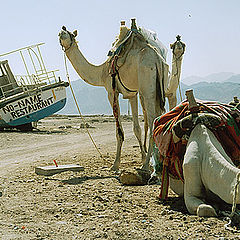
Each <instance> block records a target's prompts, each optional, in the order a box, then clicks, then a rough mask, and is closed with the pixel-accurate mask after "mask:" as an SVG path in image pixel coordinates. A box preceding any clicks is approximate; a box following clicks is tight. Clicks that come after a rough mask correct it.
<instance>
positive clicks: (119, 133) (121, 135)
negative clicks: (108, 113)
mask: <svg viewBox="0 0 240 240" xmlns="http://www.w3.org/2000/svg"><path fill="white" fill-rule="evenodd" d="M108 100H109V102H110V104H111V106H112V108H113V101H114V94H113V92H108ZM116 105H117V114H118V124H119V126H118V127H116V138H117V153H116V157H115V161H114V163H113V166H112V167H111V170H113V171H118V170H119V165H120V158H121V150H122V144H123V141H124V132H123V127H122V124H121V119H120V107H119V102H118V94H117V93H116Z"/></svg>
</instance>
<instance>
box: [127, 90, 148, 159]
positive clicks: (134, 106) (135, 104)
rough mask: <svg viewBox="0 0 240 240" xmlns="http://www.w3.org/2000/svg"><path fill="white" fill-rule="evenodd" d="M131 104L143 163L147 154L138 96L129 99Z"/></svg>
mask: <svg viewBox="0 0 240 240" xmlns="http://www.w3.org/2000/svg"><path fill="white" fill-rule="evenodd" d="M129 102H130V104H131V109H132V118H133V131H134V134H135V136H136V138H137V140H138V142H139V146H140V150H141V154H142V162H145V159H146V153H145V149H144V147H143V144H142V133H141V127H140V125H139V120H138V100H137V95H135V96H134V97H133V98H130V99H129Z"/></svg>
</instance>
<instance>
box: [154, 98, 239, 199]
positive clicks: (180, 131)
mask: <svg viewBox="0 0 240 240" xmlns="http://www.w3.org/2000/svg"><path fill="white" fill-rule="evenodd" d="M197 103H198V108H197V109H195V110H194V112H190V111H189V109H188V102H187V101H184V102H182V103H181V104H180V105H178V106H176V107H175V108H174V109H173V110H171V111H170V112H168V113H166V114H164V115H162V116H160V117H158V118H156V119H155V121H154V129H153V138H154V142H155V144H156V146H157V148H158V151H159V153H160V159H159V161H160V163H161V164H160V165H161V169H162V186H161V193H160V198H161V199H166V198H167V195H168V185H169V176H171V177H173V178H177V179H180V180H182V181H184V179H183V170H182V164H183V158H184V154H185V151H186V145H187V140H188V137H189V136H190V134H191V130H192V129H193V128H194V127H195V126H196V124H198V123H202V124H205V125H206V127H208V128H209V129H210V130H211V131H212V132H213V133H214V135H215V136H216V137H217V139H218V140H219V142H220V143H221V145H222V146H223V148H224V150H225V152H226V153H227V154H228V155H229V157H230V158H231V160H232V161H233V162H234V164H235V165H239V164H240V111H239V110H238V109H237V107H234V106H231V105H227V104H221V103H218V102H206V101H200V100H197Z"/></svg>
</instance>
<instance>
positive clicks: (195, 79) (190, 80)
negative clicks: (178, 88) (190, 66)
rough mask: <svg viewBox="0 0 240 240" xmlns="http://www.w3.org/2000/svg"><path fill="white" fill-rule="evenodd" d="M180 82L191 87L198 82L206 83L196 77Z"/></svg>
mask: <svg viewBox="0 0 240 240" xmlns="http://www.w3.org/2000/svg"><path fill="white" fill-rule="evenodd" d="M182 82H183V83H184V84H186V85H189V86H190V85H192V84H195V83H198V82H206V80H205V79H204V78H202V77H198V76H190V77H186V78H184V79H183V80H182Z"/></svg>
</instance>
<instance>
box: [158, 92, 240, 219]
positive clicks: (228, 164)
mask: <svg viewBox="0 0 240 240" xmlns="http://www.w3.org/2000/svg"><path fill="white" fill-rule="evenodd" d="M186 95H187V99H188V101H189V109H194V108H195V109H196V108H198V105H197V102H196V101H195V99H194V96H193V94H192V90H188V91H187V92H186ZM234 111H235V112H234V115H235V116H236V121H238V122H239V119H240V112H239V111H238V110H237V109H235V110H234ZM216 112H217V111H216ZM194 116H195V117H197V116H200V115H196V114H195V115H194V114H193V115H190V116H188V117H185V118H183V119H182V120H180V121H179V122H177V123H176V124H175V125H174V127H173V130H172V131H173V140H174V142H175V143H180V142H179V141H181V140H180V138H182V136H184V135H182V134H183V132H184V131H186V130H187V129H191V128H192V127H193V130H192V131H191V134H190V137H189V139H188V142H187V146H186V152H185V154H184V159H183V165H182V168H183V177H184V183H183V181H181V180H178V178H173V177H172V176H171V175H170V188H171V189H172V190H173V191H174V192H175V193H177V194H178V195H180V196H184V201H185V204H186V207H187V209H188V211H189V213H191V214H197V215H198V216H204V217H207V216H217V213H216V210H215V209H214V207H213V206H212V205H211V204H209V202H215V201H216V200H217V199H219V198H220V199H221V200H223V201H225V202H226V203H229V204H232V203H233V199H234V197H237V198H236V203H237V204H238V203H240V195H238V196H237V195H235V194H236V191H235V187H237V189H239V185H238V186H237V185H236V184H237V183H239V181H240V169H239V168H237V167H236V166H235V165H234V163H233V161H232V160H231V158H230V157H229V155H228V154H227V153H226V151H225V150H224V148H223V146H222V145H221V143H220V142H219V141H218V139H217V137H216V136H215V135H214V133H213V132H212V131H211V130H210V129H209V128H212V127H213V128H214V126H215V125H217V126H219V125H221V124H220V123H222V120H221V119H222V117H223V115H221V114H220V115H215V114H212V113H211V114H208V113H207V114H206V113H202V115H201V117H199V118H201V119H200V120H199V118H195V117H194ZM220 116H221V117H220ZM162 119H163V118H162ZM197 119H198V120H197ZM169 120H170V119H168V120H167V121H169ZM161 124H164V123H163V122H162V123H161ZM194 125H195V127H194ZM157 126H158V125H156V127H157ZM235 127H236V129H237V126H235ZM235 127H234V130H235V131H236V136H237V134H238V131H239V130H236V129H235ZM156 129H157V128H156ZM156 129H155V130H156ZM157 134H158V136H159V138H156V137H155V141H156V143H157V145H158V147H159V146H160V145H159V144H160V142H161V141H162V140H163V139H162V137H163V135H161V133H160V132H158V133H157ZM165 136H166V135H165ZM226 136H227V135H226ZM184 141H185V140H184ZM225 141H227V139H225ZM162 143H163V142H162ZM234 144H236V146H235V147H234V148H232V147H231V148H232V150H231V151H232V153H231V154H233V152H234V154H233V156H234V159H235V160H236V161H237V159H238V160H240V156H238V152H239V153H240V151H237V146H239V141H237V140H236V139H235V143H234ZM163 148H164V145H162V149H163ZM162 149H159V151H160V152H161V150H162ZM233 149H235V150H233ZM228 151H229V149H228ZM162 153H163V152H162ZM174 159H176V157H174ZM165 165H166V163H165Z"/></svg>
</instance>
